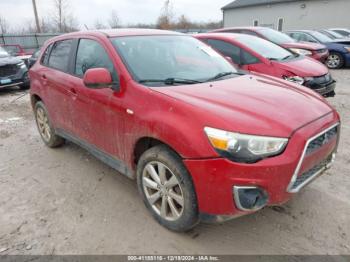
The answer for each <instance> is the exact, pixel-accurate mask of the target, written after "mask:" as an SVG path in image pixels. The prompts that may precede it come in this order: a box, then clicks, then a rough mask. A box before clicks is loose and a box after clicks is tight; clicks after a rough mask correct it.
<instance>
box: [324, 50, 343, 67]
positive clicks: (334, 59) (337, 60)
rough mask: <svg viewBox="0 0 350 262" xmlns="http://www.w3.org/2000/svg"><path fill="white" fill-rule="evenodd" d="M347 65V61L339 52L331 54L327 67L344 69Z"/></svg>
mask: <svg viewBox="0 0 350 262" xmlns="http://www.w3.org/2000/svg"><path fill="white" fill-rule="evenodd" d="M344 64H345V60H344V57H343V55H342V54H340V53H338V52H330V53H329V57H328V58H327V60H326V65H327V67H328V68H330V69H339V68H342V67H343V66H344Z"/></svg>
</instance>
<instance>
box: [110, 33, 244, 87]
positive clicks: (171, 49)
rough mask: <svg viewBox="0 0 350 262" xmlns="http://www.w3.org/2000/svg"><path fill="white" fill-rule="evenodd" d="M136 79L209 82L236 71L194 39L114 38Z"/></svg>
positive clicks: (167, 36)
mask: <svg viewBox="0 0 350 262" xmlns="http://www.w3.org/2000/svg"><path fill="white" fill-rule="evenodd" d="M111 41H112V43H113V45H114V46H115V48H116V50H117V51H118V53H119V54H120V55H121V57H122V59H123V61H124V63H125V64H126V66H127V67H128V70H129V71H130V73H131V74H132V75H133V78H134V79H135V80H136V81H139V82H145V80H149V79H154V80H160V79H169V78H170V79H186V80H192V81H205V80H208V79H210V78H212V77H215V76H216V75H218V74H220V73H222V72H237V71H236V69H235V68H234V67H233V66H232V65H231V64H230V63H229V62H228V61H226V59H225V58H223V57H222V56H221V55H220V54H218V53H217V52H216V51H215V50H213V49H212V48H210V47H209V46H207V45H206V44H204V43H203V42H201V41H199V40H197V39H195V38H192V37H190V36H182V35H164V36H131V37H116V38H113V39H111Z"/></svg>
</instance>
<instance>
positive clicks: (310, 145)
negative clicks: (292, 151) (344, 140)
mask: <svg viewBox="0 0 350 262" xmlns="http://www.w3.org/2000/svg"><path fill="white" fill-rule="evenodd" d="M339 133H340V123H337V124H335V125H333V126H331V127H329V128H328V129H326V130H324V131H322V132H321V133H319V134H318V135H316V136H314V137H312V138H310V139H309V140H308V141H307V143H306V145H305V148H304V151H303V154H302V156H301V157H300V159H299V162H298V165H297V167H296V169H295V171H294V174H293V176H292V178H291V181H290V183H289V185H288V188H287V192H289V193H297V192H298V191H299V190H300V189H301V188H302V187H303V186H305V185H306V184H307V183H308V182H310V181H311V180H312V179H314V178H316V177H317V176H318V175H319V174H321V173H322V172H323V171H324V170H326V169H327V168H329V167H330V164H331V163H332V162H333V161H334V159H335V153H336V151H337V146H336V148H335V149H334V152H333V153H332V154H331V155H329V156H327V158H325V159H324V160H322V161H321V162H320V163H319V164H317V165H315V166H314V167H312V168H311V169H309V170H308V171H306V172H304V173H303V174H301V175H299V174H300V169H301V167H302V164H303V162H304V159H305V157H306V156H307V154H311V153H312V152H314V151H315V150H317V149H319V148H321V147H322V146H324V145H326V144H328V143H330V142H331V141H332V140H333V139H337V140H338V141H337V144H338V142H339V135H340V134H339Z"/></svg>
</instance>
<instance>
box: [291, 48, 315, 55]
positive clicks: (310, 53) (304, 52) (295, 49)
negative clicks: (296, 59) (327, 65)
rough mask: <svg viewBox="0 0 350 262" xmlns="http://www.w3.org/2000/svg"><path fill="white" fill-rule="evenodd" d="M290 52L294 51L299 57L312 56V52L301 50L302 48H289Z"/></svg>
mask: <svg viewBox="0 0 350 262" xmlns="http://www.w3.org/2000/svg"><path fill="white" fill-rule="evenodd" d="M289 50H291V51H293V52H294V53H297V54H299V55H309V56H310V55H312V52H310V51H309V50H306V49H300V48H289Z"/></svg>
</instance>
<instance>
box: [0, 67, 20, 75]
mask: <svg viewBox="0 0 350 262" xmlns="http://www.w3.org/2000/svg"><path fill="white" fill-rule="evenodd" d="M17 71H18V67H17V65H5V66H0V77H7V76H12V75H15V74H16V73H17Z"/></svg>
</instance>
